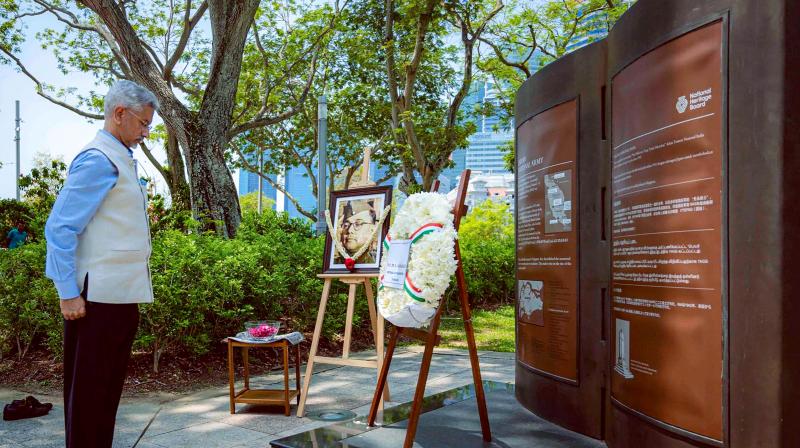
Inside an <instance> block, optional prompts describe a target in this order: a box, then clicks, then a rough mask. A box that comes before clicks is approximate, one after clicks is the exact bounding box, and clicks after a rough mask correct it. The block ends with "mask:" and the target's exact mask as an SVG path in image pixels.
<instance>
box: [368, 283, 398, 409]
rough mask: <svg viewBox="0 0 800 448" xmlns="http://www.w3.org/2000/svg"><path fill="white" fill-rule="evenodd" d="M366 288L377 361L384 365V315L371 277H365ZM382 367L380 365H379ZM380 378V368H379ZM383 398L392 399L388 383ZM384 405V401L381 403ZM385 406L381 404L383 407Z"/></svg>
mask: <svg viewBox="0 0 800 448" xmlns="http://www.w3.org/2000/svg"><path fill="white" fill-rule="evenodd" d="M364 290H365V291H366V295H367V304H368V305H369V320H370V325H372V334H373V335H374V336H375V355H376V357H375V361H376V362H377V363H378V366H382V365H383V328H384V322H383V316H379V315H378V313H377V311H376V307H375V296H374V295H373V293H372V282H371V281H370V279H368V278H365V279H364ZM379 369H380V367H379ZM378 378H380V370H378ZM383 400H384V401H391V400H392V398H391V396H390V395H389V384H388V383H386V387H385V388H384V389H383ZM381 405H383V403H381ZM382 407H383V406H381V408H382Z"/></svg>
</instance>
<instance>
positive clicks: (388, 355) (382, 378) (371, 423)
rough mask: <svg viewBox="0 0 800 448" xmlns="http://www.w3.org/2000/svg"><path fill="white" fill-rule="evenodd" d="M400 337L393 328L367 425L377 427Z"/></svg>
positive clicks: (398, 332)
mask: <svg viewBox="0 0 800 448" xmlns="http://www.w3.org/2000/svg"><path fill="white" fill-rule="evenodd" d="M399 336H400V331H399V330H398V328H397V327H393V328H392V335H391V336H390V337H389V347H387V348H386V357H385V358H384V359H383V364H382V365H381V370H380V372H379V373H378V384H377V386H375V395H374V396H373V397H372V405H370V407H369V417H368V419H367V425H369V426H374V425H375V417H376V416H377V415H378V406H379V404H380V403H381V395H382V394H383V393H384V388H385V387H386V380H387V378H388V377H389V366H391V365H392V355H393V354H394V347H395V345H397V339H398V337H399Z"/></svg>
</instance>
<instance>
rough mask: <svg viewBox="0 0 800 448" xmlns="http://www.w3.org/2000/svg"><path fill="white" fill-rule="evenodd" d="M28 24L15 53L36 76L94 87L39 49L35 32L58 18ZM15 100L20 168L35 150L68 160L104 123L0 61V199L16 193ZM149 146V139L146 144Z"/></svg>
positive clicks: (146, 166) (25, 168)
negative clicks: (54, 98)
mask: <svg viewBox="0 0 800 448" xmlns="http://www.w3.org/2000/svg"><path fill="white" fill-rule="evenodd" d="M27 23H28V30H27V33H26V35H27V39H26V42H25V44H24V45H23V47H22V52H21V54H19V57H20V59H21V60H22V62H23V63H24V64H25V66H26V67H27V68H28V70H29V71H30V72H32V73H33V74H34V75H35V76H36V77H37V78H38V79H39V80H41V81H43V82H47V83H50V84H54V85H56V86H58V87H76V88H78V89H79V90H80V91H82V92H88V91H89V89H91V88H93V87H94V84H93V82H92V79H91V77H89V76H87V75H86V74H82V73H71V74H68V75H66V76H65V75H63V74H62V73H61V72H60V71H59V70H58V69H57V67H56V61H55V58H54V57H53V55H52V53H50V52H49V51H48V50H43V49H42V48H41V47H40V46H39V44H38V42H37V41H36V39H35V34H36V32H37V31H41V30H43V29H44V28H46V27H54V28H56V29H60V28H61V27H60V26H59V24H58V22H56V21H55V20H54V19H50V18H49V17H47V16H38V17H32V18H28V19H27ZM95 88H96V87H95ZM15 100H20V115H21V117H22V120H23V122H22V126H21V145H20V146H21V150H20V160H21V163H20V167H21V170H22V173H27V172H29V171H30V169H31V166H32V160H33V156H34V154H35V153H36V152H37V151H42V152H49V153H50V154H51V155H53V156H62V157H63V158H64V161H65V162H67V164H69V162H70V161H71V160H72V158H73V157H74V156H75V155H76V154H77V153H78V152H79V151H80V150H81V148H83V146H84V145H86V144H87V143H88V142H89V141H90V140H91V139H92V137H94V134H95V133H96V132H97V130H98V129H100V128H102V126H103V123H102V122H100V121H92V120H88V119H87V118H85V117H82V116H80V115H77V114H75V113H73V112H71V111H69V110H67V109H64V108H62V107H61V106H58V105H56V104H53V103H51V102H49V101H48V100H46V99H44V98H42V97H40V96H39V95H37V94H36V91H35V84H34V83H33V81H31V80H30V79H29V78H28V77H27V76H25V75H24V74H23V73H21V72H18V71H17V70H16V69H15V66H12V65H0V162H2V163H3V167H2V168H0V198H13V197H15V184H14V176H15V174H16V168H15V166H14V160H15V158H16V149H15V143H14V116H15V110H14V101H15ZM160 121H161V120H160V118H158V117H156V118H155V122H156V123H160ZM152 146H153V143H152V142H151V144H150V147H152ZM134 156H135V157H136V159H137V160H139V162H140V163H141V164H142V165H143V168H144V170H145V171H146V172H147V173H149V174H150V175H151V177H154V178H156V189H157V191H160V192H165V191H166V187H165V185H164V182H163V179H161V177H160V176H159V175H158V174H157V173H156V170H155V168H154V167H153V166H152V165H151V164H150V163H149V162H148V161H147V160H146V158H145V156H144V154H142V152H141V150H139V149H136V150H135V151H134ZM156 157H157V158H158V159H159V160H162V161H163V159H164V158H165V156H164V153H163V151H161V150H160V148H159V150H157V151H156ZM235 177H236V176H235ZM237 180H238V179H237Z"/></svg>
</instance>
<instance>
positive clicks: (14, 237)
mask: <svg viewBox="0 0 800 448" xmlns="http://www.w3.org/2000/svg"><path fill="white" fill-rule="evenodd" d="M6 238H7V239H8V248H9V249H16V248H18V247H19V246H22V245H23V244H25V240H27V239H28V231H27V229H26V228H25V223H24V222H22V221H20V222H19V223H18V224H17V226H16V227H12V228H11V230H9V232H8V234H7V235H6Z"/></svg>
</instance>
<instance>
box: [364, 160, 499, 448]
mask: <svg viewBox="0 0 800 448" xmlns="http://www.w3.org/2000/svg"><path fill="white" fill-rule="evenodd" d="M470 173H471V171H470V170H464V171H463V172H462V174H461V179H460V181H459V183H458V193H457V195H456V202H455V204H454V206H453V220H454V222H453V225H454V227H455V229H456V231H458V227H459V224H460V223H461V218H462V217H463V216H465V215H466V214H467V206H466V205H465V204H464V201H465V200H466V196H467V187H468V186H469V177H470ZM438 186H439V184H438V181H437V182H436V184H435V185H434V187H433V189H432V190H433V191H436V190H437V189H438ZM455 255H456V261H457V262H458V267H457V269H456V283H457V285H458V291H459V301H460V303H461V314H462V317H463V319H464V330H465V332H466V337H467V346H468V351H469V360H470V364H471V366H472V380H473V382H474V384H475V398H476V400H477V404H478V415H479V417H480V422H481V432H482V433H483V440H484V441H485V442H491V440H492V431H491V428H490V426H489V412H488V411H487V409H486V395H485V393H484V391H483V380H482V379H481V370H480V362H479V360H478V349H477V346H476V345H475V330H474V328H473V326H472V312H471V311H470V306H469V297H468V296H467V282H466V279H465V277H464V267H463V266H462V263H461V250H460V248H459V245H458V240H456V242H455ZM444 308H445V307H444V304H443V303H440V304H439V309H438V310H436V314H435V315H434V317H433V320H431V323H430V325H429V327H428V329H427V330H424V329H419V328H404V327H397V326H393V327H392V332H391V336H390V338H389V345H388V347H387V348H386V356H385V357H384V358H383V366H382V367H381V370H380V374H379V375H378V384H377V386H376V387H375V395H374V396H373V398H372V405H371V406H370V410H369V416H368V420H367V424H368V425H369V426H375V419H376V417H377V414H378V410H379V407H381V406H382V400H381V395H382V394H383V393H384V391H385V388H386V387H387V384H386V382H387V379H388V376H389V367H390V366H391V364H392V355H393V354H394V349H395V347H396V345H397V339H398V338H399V337H400V335H405V336H409V337H412V338H414V339H417V340H419V341H421V342H424V343H425V351H424V353H423V355H422V364H421V366H420V370H419V377H418V379H417V388H416V391H415V393H414V401H413V404H412V407H411V414H410V415H409V416H408V426H407V429H406V437H405V442H404V443H403V448H411V447H412V445H414V437H415V436H416V433H417V425H418V423H419V417H420V415H421V414H422V402H423V398H425V384H426V382H427V380H428V372H429V371H430V367H431V361H432V358H433V349H434V347H435V346H437V345H439V343H440V342H441V339H442V338H441V336H439V334H438V332H439V323H440V321H441V317H442V311H443V310H444Z"/></svg>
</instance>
